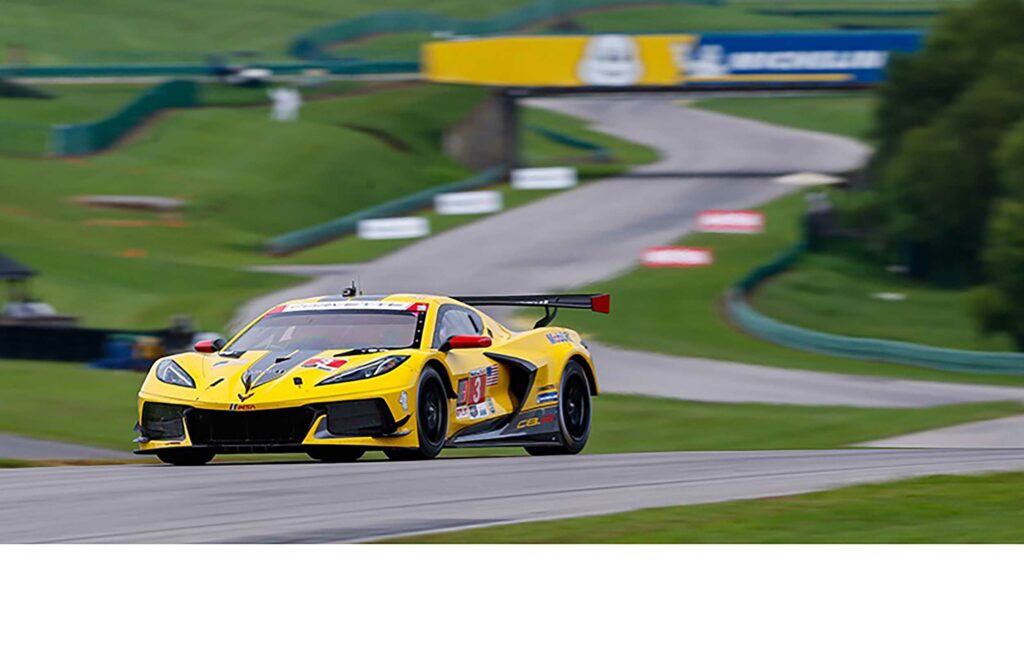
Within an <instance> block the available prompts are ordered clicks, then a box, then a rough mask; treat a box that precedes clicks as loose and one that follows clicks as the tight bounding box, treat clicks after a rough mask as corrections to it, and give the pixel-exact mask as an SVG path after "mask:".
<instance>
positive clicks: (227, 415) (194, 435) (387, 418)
mask: <svg viewBox="0 0 1024 649" xmlns="http://www.w3.org/2000/svg"><path fill="white" fill-rule="evenodd" d="M403 402H404V403H405V404H406V405H405V406H403ZM407 406H408V398H407V397H406V398H405V399H402V398H401V396H400V392H395V393H394V394H389V395H382V396H375V397H372V398H364V399H351V400H343V401H333V402H326V403H313V404H305V405H294V406H288V407H276V408H275V407H263V406H259V405H250V406H247V407H245V406H238V405H229V406H227V407H224V406H219V407H218V406H217V405H216V404H180V403H179V404H169V403H163V402H161V401H159V400H148V399H145V398H144V399H143V403H142V407H141V409H140V413H141V417H140V423H139V424H138V425H137V426H136V431H137V433H138V434H139V437H138V438H137V439H136V440H135V441H136V442H137V443H138V449H137V450H136V451H135V453H137V454H140V455H151V454H155V453H158V452H162V451H171V450H173V449H176V448H195V449H199V448H202V449H209V450H213V451H215V452H216V453H222V454H227V453H301V452H305V451H307V450H309V449H310V448H315V447H323V446H332V445H334V446H338V445H340V446H358V447H364V448H405V447H415V446H416V444H417V436H416V435H410V433H413V432H415V428H414V426H415V417H414V416H413V415H412V413H411V412H410V411H408V410H407ZM169 407H170V408H174V409H177V410H176V412H180V426H175V425H171V426H169V425H168V424H167V419H168V417H167V409H168V408H169ZM157 410H159V411H160V415H161V419H160V420H155V419H154V418H153V416H152V415H151V412H153V411H157ZM155 421H158V423H159V425H154V422H155ZM174 423H177V422H174Z"/></svg>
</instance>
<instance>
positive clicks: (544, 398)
mask: <svg viewBox="0 0 1024 649" xmlns="http://www.w3.org/2000/svg"><path fill="white" fill-rule="evenodd" d="M552 401H558V391H557V390H554V391H551V392H541V393H540V394H538V395H537V403H551V402H552Z"/></svg>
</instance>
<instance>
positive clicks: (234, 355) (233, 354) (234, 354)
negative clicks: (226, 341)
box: [217, 349, 246, 358]
mask: <svg viewBox="0 0 1024 649" xmlns="http://www.w3.org/2000/svg"><path fill="white" fill-rule="evenodd" d="M245 351H246V350H244V349H232V350H231V351H229V352H225V351H222V352H220V353H219V354H217V355H218V356H223V357H224V358H238V357H239V356H241V355H242V354H244V353H245Z"/></svg>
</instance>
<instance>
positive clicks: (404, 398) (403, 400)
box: [398, 390, 409, 412]
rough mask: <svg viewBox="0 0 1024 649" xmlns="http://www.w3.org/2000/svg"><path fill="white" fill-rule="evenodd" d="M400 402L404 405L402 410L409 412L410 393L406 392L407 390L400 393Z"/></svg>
mask: <svg viewBox="0 0 1024 649" xmlns="http://www.w3.org/2000/svg"><path fill="white" fill-rule="evenodd" d="M398 403H399V404H400V405H401V406H402V410H403V411H405V412H409V395H408V394H406V393H405V390H402V392H401V393H400V394H399V395H398Z"/></svg>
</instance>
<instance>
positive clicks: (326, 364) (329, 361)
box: [302, 358, 348, 372]
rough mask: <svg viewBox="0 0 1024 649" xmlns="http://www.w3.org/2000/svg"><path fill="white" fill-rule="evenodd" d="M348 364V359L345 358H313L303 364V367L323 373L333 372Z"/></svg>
mask: <svg viewBox="0 0 1024 649" xmlns="http://www.w3.org/2000/svg"><path fill="white" fill-rule="evenodd" d="M347 362H348V359H345V358H311V359H309V360H308V361H306V362H305V363H303V364H302V367H304V368H306V369H315V370H321V371H323V372H333V371H334V370H336V369H338V368H339V367H341V366H342V365H344V364H345V363H347Z"/></svg>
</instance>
